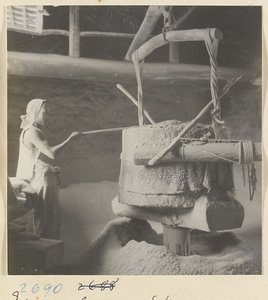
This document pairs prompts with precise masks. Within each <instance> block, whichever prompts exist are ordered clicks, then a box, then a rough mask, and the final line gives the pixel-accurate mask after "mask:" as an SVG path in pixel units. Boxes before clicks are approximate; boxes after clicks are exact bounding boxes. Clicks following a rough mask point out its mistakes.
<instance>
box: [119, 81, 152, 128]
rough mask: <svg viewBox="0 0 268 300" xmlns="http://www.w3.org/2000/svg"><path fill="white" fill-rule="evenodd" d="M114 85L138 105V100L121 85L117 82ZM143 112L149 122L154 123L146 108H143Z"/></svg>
mask: <svg viewBox="0 0 268 300" xmlns="http://www.w3.org/2000/svg"><path fill="white" fill-rule="evenodd" d="M116 87H117V88H118V89H119V90H120V91H121V92H123V93H124V94H125V95H126V96H127V97H128V98H129V99H130V100H131V101H132V102H133V103H134V104H135V105H136V106H137V107H138V106H139V104H138V101H137V100H136V99H135V98H134V97H133V96H132V95H131V94H130V93H129V92H128V91H127V90H126V89H125V88H124V87H123V86H122V85H121V84H117V85H116ZM144 114H145V116H146V118H147V119H148V120H149V121H150V122H151V124H155V121H154V120H153V119H152V117H151V116H150V114H149V113H148V111H147V110H145V109H144Z"/></svg>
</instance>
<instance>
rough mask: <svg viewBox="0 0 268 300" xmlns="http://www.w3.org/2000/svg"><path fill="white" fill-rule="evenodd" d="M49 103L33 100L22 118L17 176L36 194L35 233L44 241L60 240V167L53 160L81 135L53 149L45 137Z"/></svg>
mask: <svg viewBox="0 0 268 300" xmlns="http://www.w3.org/2000/svg"><path fill="white" fill-rule="evenodd" d="M49 110H50V108H49V104H48V102H47V100H43V99H33V100H31V101H30V102H29V103H28V105H27V109H26V115H23V116H21V119H22V122H21V126H20V127H21V129H22V132H21V135H20V149H19V160H18V167H17V174H16V177H17V178H18V179H23V180H24V181H25V182H27V183H28V184H30V185H31V187H32V188H33V189H34V191H35V193H36V200H35V202H34V204H33V208H34V217H33V218H34V220H33V231H34V233H35V234H36V235H38V236H39V237H41V238H48V239H55V240H59V239H60V229H61V222H62V218H61V209H60V203H59V183H60V168H59V167H57V166H54V165H53V160H54V158H55V157H57V156H58V155H59V154H61V153H62V152H63V151H64V150H65V149H66V148H67V147H68V145H70V143H71V142H72V141H75V140H77V139H78V138H79V137H80V136H81V132H73V133H72V134H71V135H70V136H69V137H68V138H67V139H66V140H65V141H63V142H62V143H61V144H59V145H56V146H54V147H51V146H50V145H49V144H48V141H47V138H46V136H45V134H44V127H45V124H46V122H47V120H48V117H49V112H50V111H49Z"/></svg>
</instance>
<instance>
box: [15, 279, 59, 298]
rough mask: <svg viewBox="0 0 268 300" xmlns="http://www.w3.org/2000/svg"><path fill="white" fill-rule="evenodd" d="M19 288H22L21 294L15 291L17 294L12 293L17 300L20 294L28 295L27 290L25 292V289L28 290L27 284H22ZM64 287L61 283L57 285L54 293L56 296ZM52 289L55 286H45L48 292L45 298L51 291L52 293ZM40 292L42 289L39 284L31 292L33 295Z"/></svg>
mask: <svg viewBox="0 0 268 300" xmlns="http://www.w3.org/2000/svg"><path fill="white" fill-rule="evenodd" d="M19 286H20V287H21V289H20V292H19V291H15V292H13V293H12V296H14V297H16V299H15V300H19V295H20V293H21V294H22V293H26V290H25V289H26V283H22V284H20V285H19ZM62 287H63V285H62V283H59V284H58V285H56V286H55V287H54V289H53V293H54V294H57V293H59V292H60V291H61V289H62ZM52 288H53V286H52V285H51V284H49V283H48V284H47V285H45V286H44V291H46V294H45V297H46V296H47V294H48V293H49V291H50V290H51V289H52ZM39 290H40V287H39V286H38V284H35V285H34V286H33V287H32V289H31V292H32V293H33V294H35V293H37V292H38V291H39Z"/></svg>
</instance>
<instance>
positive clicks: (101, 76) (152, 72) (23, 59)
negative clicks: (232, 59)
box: [8, 51, 256, 85]
mask: <svg viewBox="0 0 268 300" xmlns="http://www.w3.org/2000/svg"><path fill="white" fill-rule="evenodd" d="M8 74H9V75H21V76H37V77H38V76H40V77H51V78H66V79H81V80H90V81H102V82H109V83H115V84H116V83H118V82H120V83H133V82H135V81H136V75H135V71H134V67H133V63H132V62H125V61H113V60H100V59H88V58H75V57H68V56H63V55H56V54H37V53H22V52H11V51H9V52H8ZM240 74H242V75H243V77H242V78H241V80H240V81H250V80H251V79H253V78H256V72H255V71H254V70H246V69H234V68H226V67H219V70H218V79H219V80H224V81H225V80H227V81H228V80H230V79H232V77H233V76H237V75H240ZM143 76H144V81H147V82H157V84H166V83H171V82H172V84H178V85H181V84H183V85H185V84H187V82H188V83H190V84H192V83H193V82H198V83H199V84H202V83H203V84H206V85H208V80H209V79H210V66H204V65H189V64H170V63H146V64H145V65H144V75H143Z"/></svg>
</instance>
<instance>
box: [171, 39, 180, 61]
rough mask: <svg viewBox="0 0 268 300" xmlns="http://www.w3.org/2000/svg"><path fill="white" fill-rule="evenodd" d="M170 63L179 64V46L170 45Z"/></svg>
mask: <svg viewBox="0 0 268 300" xmlns="http://www.w3.org/2000/svg"><path fill="white" fill-rule="evenodd" d="M169 62H170V63H173V64H177V63H179V44H178V43H169Z"/></svg>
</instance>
